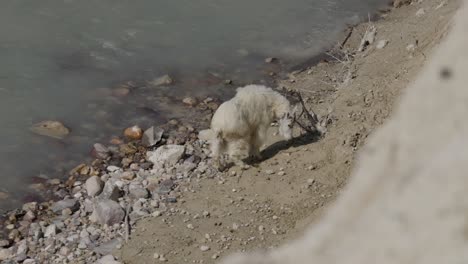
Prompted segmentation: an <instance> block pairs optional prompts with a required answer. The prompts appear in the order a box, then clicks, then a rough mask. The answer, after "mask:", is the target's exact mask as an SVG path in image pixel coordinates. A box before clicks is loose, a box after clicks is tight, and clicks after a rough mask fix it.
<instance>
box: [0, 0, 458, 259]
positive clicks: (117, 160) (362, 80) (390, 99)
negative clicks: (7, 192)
mask: <svg viewBox="0 0 468 264" xmlns="http://www.w3.org/2000/svg"><path fill="white" fill-rule="evenodd" d="M457 7H458V3H457V2H456V1H446V2H445V4H443V2H441V1H436V0H425V1H422V2H421V3H416V2H415V3H413V4H412V5H409V6H403V7H401V8H398V9H395V10H394V11H392V12H388V13H383V14H381V16H383V17H382V18H381V19H379V20H378V21H377V22H375V23H372V25H371V24H368V23H364V24H361V25H358V26H356V27H354V28H353V29H352V32H351V33H350V34H349V37H347V38H346V41H343V42H342V44H344V45H343V48H341V49H339V48H337V49H335V50H333V51H332V52H331V53H330V56H329V59H328V61H323V62H321V63H319V64H318V65H316V66H313V67H309V68H304V69H301V70H300V71H297V72H295V73H291V74H290V76H289V78H288V79H287V80H283V81H280V82H279V86H280V87H284V88H285V89H293V90H298V91H301V92H302V94H303V96H304V97H307V98H308V101H307V103H308V105H309V106H310V107H311V108H313V109H314V111H316V112H317V113H319V114H321V115H325V114H329V117H330V124H329V126H328V132H327V134H326V135H325V136H324V137H323V138H322V139H320V140H318V141H313V142H311V139H310V138H309V137H307V136H304V137H300V136H299V134H300V131H296V135H297V136H299V137H298V138H296V139H295V140H294V141H293V142H292V143H291V144H285V143H282V142H277V141H276V140H277V138H275V140H273V141H272V142H271V143H272V145H271V146H270V147H268V148H267V149H266V150H265V151H264V156H265V158H266V159H265V160H264V161H263V162H261V163H260V164H258V165H255V166H252V167H251V168H250V169H248V170H240V169H239V168H236V167H233V168H231V169H230V170H229V171H227V172H223V173H218V172H217V171H215V170H213V169H211V167H210V160H209V159H208V158H207V150H206V144H205V143H204V142H203V141H200V140H198V139H197V138H195V137H193V136H192V137H190V136H189V137H187V138H186V139H184V142H185V145H184V146H182V145H174V144H178V143H182V142H177V141H176V139H177V137H176V138H164V137H163V139H162V140H160V139H159V135H160V133H158V132H159V130H158V129H157V128H155V129H154V130H153V131H147V133H146V136H145V138H147V139H146V140H144V142H145V143H146V145H154V146H152V147H149V149H150V150H153V149H154V151H150V152H147V150H148V147H145V146H143V143H142V141H141V140H139V138H140V137H141V135H139V134H140V133H139V132H136V133H135V134H133V133H129V134H128V135H127V138H135V139H136V140H134V141H131V142H129V143H125V144H116V145H115V146H102V145H95V148H94V156H95V157H96V160H95V161H94V162H93V163H92V164H83V165H80V166H78V167H77V168H76V170H74V171H72V172H71V175H72V177H71V179H70V180H69V181H68V182H66V183H61V182H50V183H49V184H51V186H52V185H55V187H54V188H55V189H56V191H57V192H59V191H60V192H63V200H61V201H59V202H51V203H42V204H36V203H30V204H27V205H25V206H23V208H22V210H16V211H15V212H12V213H10V214H9V215H8V217H7V219H5V220H4V224H3V226H4V227H5V231H6V232H5V239H3V240H2V239H0V248H2V249H0V260H3V259H13V260H16V261H19V262H24V263H34V261H35V263H48V262H50V263H54V262H70V263H93V262H94V261H95V260H97V259H99V258H101V257H102V256H103V255H107V254H113V255H114V257H116V258H118V259H119V261H121V262H124V263H154V262H155V261H167V262H168V263H185V262H187V263H211V262H214V259H217V258H219V257H223V256H225V255H227V254H229V253H231V252H236V251H243V250H252V249H255V248H269V247H275V246H277V245H279V244H281V243H282V242H283V241H286V240H289V239H291V238H294V237H296V236H298V235H299V234H301V232H302V231H303V230H304V228H305V226H307V225H308V224H310V223H312V222H313V221H314V220H315V219H317V217H319V216H320V214H321V212H322V211H323V210H324V209H325V208H326V206H327V205H328V204H329V203H330V202H331V201H333V200H334V198H335V197H336V196H337V195H338V194H339V191H340V189H341V188H342V187H343V185H344V184H346V181H347V177H348V175H349V172H350V168H351V167H352V164H353V161H354V158H355V154H356V151H357V150H358V149H359V147H360V146H362V144H363V143H364V142H365V138H366V137H367V136H368V135H369V134H370V133H371V132H372V131H373V129H374V128H376V127H378V126H379V125H381V124H382V123H383V121H384V120H385V119H386V118H387V117H388V116H389V115H390V113H391V109H392V105H393V104H394V102H395V99H396V98H398V96H399V94H400V93H401V92H402V91H403V89H404V88H405V87H406V86H407V84H408V83H409V82H410V81H411V80H412V79H413V78H414V76H415V75H416V74H417V73H418V71H419V69H420V68H421V66H422V65H423V64H424V63H425V61H426V59H427V58H428V57H430V51H431V50H432V48H433V47H434V46H435V45H437V43H439V41H440V40H441V38H442V37H443V36H444V34H445V33H446V32H447V30H448V25H449V21H450V18H451V17H452V15H453V13H454V11H455V10H456V9H457ZM422 10H423V11H422ZM374 28H375V38H374V40H373V41H372V38H369V39H368V40H369V42H371V43H369V45H365V47H364V46H363V49H362V51H357V50H358V49H359V47H360V46H361V45H360V44H361V40H362V39H363V35H364V33H365V32H366V31H367V32H373V31H374ZM187 104H190V102H188V101H187ZM197 104H198V102H197ZM214 104H216V103H214V102H211V101H210V100H207V101H204V102H201V103H200V104H198V105H199V106H200V107H202V108H203V109H208V108H210V105H211V107H212V108H215V105H214ZM205 107H206V108H205ZM194 109H196V108H194ZM176 125H177V124H175V123H174V124H173V126H174V127H176ZM174 127H167V128H165V129H166V130H169V129H173V128H174ZM185 129H187V131H188V132H191V131H190V130H191V128H188V127H186V128H185ZM181 130H184V129H181ZM136 131H138V129H136ZM187 131H180V132H184V133H185V132H187ZM129 132H132V131H129ZM188 132H187V135H191V134H192V133H188ZM164 146H165V147H164ZM180 161H182V162H180ZM126 240H128V241H126ZM116 249H117V250H116ZM105 263H111V262H105Z"/></svg>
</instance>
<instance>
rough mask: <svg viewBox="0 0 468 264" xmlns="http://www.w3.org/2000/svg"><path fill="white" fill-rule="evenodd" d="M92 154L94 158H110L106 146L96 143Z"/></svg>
mask: <svg viewBox="0 0 468 264" xmlns="http://www.w3.org/2000/svg"><path fill="white" fill-rule="evenodd" d="M92 154H93V156H94V157H96V158H99V159H107V158H108V157H109V156H110V151H109V149H108V148H107V147H106V146H104V145H102V144H100V143H96V144H94V145H93V150H92Z"/></svg>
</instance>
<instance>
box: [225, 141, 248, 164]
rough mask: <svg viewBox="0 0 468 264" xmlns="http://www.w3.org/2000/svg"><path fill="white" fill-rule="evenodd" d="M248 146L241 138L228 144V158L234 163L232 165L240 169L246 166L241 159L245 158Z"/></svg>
mask: <svg viewBox="0 0 468 264" xmlns="http://www.w3.org/2000/svg"><path fill="white" fill-rule="evenodd" d="M248 145H249V144H248V141H246V140H245V139H243V138H240V139H236V140H234V141H231V142H229V147H228V148H229V158H230V159H231V161H232V162H234V164H236V165H238V166H240V167H245V166H246V164H245V163H244V161H243V159H245V158H247V156H248V152H249V148H248Z"/></svg>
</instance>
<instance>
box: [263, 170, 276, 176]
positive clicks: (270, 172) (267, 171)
mask: <svg viewBox="0 0 468 264" xmlns="http://www.w3.org/2000/svg"><path fill="white" fill-rule="evenodd" d="M265 173H266V174H268V175H272V174H274V173H275V172H274V171H272V170H266V171H265Z"/></svg>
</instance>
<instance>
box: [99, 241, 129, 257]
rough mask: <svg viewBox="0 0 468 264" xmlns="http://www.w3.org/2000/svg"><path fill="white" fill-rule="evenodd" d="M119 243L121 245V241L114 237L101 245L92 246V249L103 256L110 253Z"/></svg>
mask: <svg viewBox="0 0 468 264" xmlns="http://www.w3.org/2000/svg"><path fill="white" fill-rule="evenodd" d="M121 245H122V241H121V240H119V239H117V238H116V239H112V240H110V241H108V242H106V243H102V244H101V245H99V246H97V247H94V248H93V251H94V252H95V253H96V254H99V255H103V256H104V255H109V254H111V253H112V251H114V250H115V249H116V248H118V247H119V246H121Z"/></svg>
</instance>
